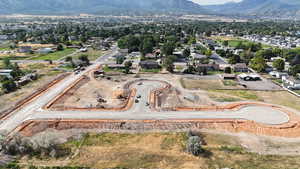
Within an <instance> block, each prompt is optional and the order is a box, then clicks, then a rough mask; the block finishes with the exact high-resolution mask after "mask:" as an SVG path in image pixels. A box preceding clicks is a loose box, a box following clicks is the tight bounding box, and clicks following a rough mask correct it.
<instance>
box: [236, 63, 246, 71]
mask: <svg viewBox="0 0 300 169" xmlns="http://www.w3.org/2000/svg"><path fill="white" fill-rule="evenodd" d="M233 71H234V72H249V69H248V67H247V65H246V64H245V63H237V64H235V65H234V66H233Z"/></svg>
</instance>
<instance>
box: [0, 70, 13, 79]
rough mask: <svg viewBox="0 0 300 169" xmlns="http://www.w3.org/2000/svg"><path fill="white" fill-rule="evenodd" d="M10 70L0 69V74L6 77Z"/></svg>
mask: <svg viewBox="0 0 300 169" xmlns="http://www.w3.org/2000/svg"><path fill="white" fill-rule="evenodd" d="M11 72H12V70H11V69H0V76H6V77H8V78H10V77H11V75H10V73H11Z"/></svg>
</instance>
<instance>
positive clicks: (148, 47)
mask: <svg viewBox="0 0 300 169" xmlns="http://www.w3.org/2000/svg"><path fill="white" fill-rule="evenodd" d="M154 45H155V44H154V41H153V39H152V38H146V39H144V40H143V43H142V44H141V48H140V52H141V53H142V55H144V56H145V55H146V54H147V53H152V52H153V48H154Z"/></svg>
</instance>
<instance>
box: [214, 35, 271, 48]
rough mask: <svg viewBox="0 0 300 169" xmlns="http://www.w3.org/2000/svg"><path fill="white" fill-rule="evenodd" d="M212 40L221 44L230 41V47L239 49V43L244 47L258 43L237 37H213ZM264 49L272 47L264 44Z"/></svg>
mask: <svg viewBox="0 0 300 169" xmlns="http://www.w3.org/2000/svg"><path fill="white" fill-rule="evenodd" d="M212 39H214V40H216V41H217V42H219V43H222V42H224V41H228V46H229V47H237V46H238V44H239V43H242V44H243V45H248V44H250V43H256V42H251V41H249V40H244V39H240V38H236V37H223V36H217V37H213V38H212ZM262 47H263V48H271V47H272V46H270V45H266V44H262Z"/></svg>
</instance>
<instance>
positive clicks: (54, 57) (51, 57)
mask: <svg viewBox="0 0 300 169" xmlns="http://www.w3.org/2000/svg"><path fill="white" fill-rule="evenodd" d="M75 51H76V49H71V48H68V49H65V50H63V51H57V52H54V53H49V54H45V55H38V56H36V57H31V58H29V59H31V60H58V59H60V58H62V57H65V56H67V55H70V54H72V53H74V52H75Z"/></svg>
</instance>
